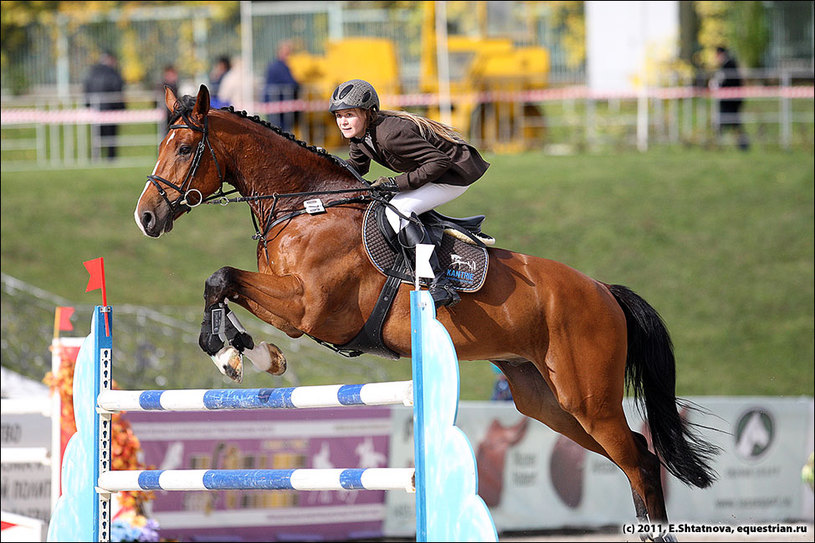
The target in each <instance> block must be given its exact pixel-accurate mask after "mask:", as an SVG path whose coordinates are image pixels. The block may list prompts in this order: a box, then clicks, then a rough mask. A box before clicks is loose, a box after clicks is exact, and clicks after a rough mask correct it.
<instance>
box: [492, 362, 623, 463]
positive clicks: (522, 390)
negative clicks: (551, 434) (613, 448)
mask: <svg viewBox="0 0 815 543" xmlns="http://www.w3.org/2000/svg"><path fill="white" fill-rule="evenodd" d="M492 363H493V364H495V365H496V366H498V368H499V369H500V370H501V372H502V373H503V374H504V375H505V376H506V378H507V382H508V383H509V388H510V391H511V392H512V399H513V401H514V402H515V407H517V408H518V411H520V412H521V413H522V414H524V415H526V416H527V417H531V418H533V419H536V420H538V421H540V422H542V423H544V424H545V425H546V426H548V427H549V428H551V429H552V430H554V431H555V432H558V433H560V434H563V435H564V436H566V437H568V438H569V439H571V440H572V441H574V442H575V443H577V444H578V445H580V446H582V447H584V448H585V449H588V450H590V451H593V452H596V453H597V454H602V455H603V456H605V457H608V454H607V453H606V451H605V450H604V449H603V447H602V446H601V445H600V444H599V443H597V441H595V439H594V438H593V437H592V436H591V435H589V434H588V433H587V432H586V430H585V429H584V428H583V426H581V424H580V422H579V421H578V420H577V419H576V418H574V416H572V415H571V414H570V413H568V412H566V411H565V410H564V409H563V408H562V407H561V406H560V404H558V402H557V399H556V398H555V395H554V394H553V393H552V389H551V388H550V387H549V383H547V382H546V380H545V379H544V378H543V376H542V375H541V373H540V371H538V368H537V367H536V366H535V365H534V364H533V363H532V362H529V361H525V360H524V361H507V360H492Z"/></svg>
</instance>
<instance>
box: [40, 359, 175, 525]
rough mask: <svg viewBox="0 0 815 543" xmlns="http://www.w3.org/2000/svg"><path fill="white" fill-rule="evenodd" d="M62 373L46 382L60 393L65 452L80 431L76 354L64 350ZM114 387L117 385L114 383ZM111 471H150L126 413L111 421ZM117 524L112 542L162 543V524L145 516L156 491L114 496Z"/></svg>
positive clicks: (56, 392) (47, 379)
mask: <svg viewBox="0 0 815 543" xmlns="http://www.w3.org/2000/svg"><path fill="white" fill-rule="evenodd" d="M58 354H59V357H60V365H59V370H58V371H57V374H56V375H53V373H52V372H48V374H47V375H46V376H45V379H43V381H44V382H45V384H47V385H48V386H49V387H50V388H51V394H59V398H60V404H61V406H62V408H61V413H60V428H61V434H62V435H61V437H60V442H61V443H60V452H62V451H64V450H65V446H66V445H67V443H68V440H69V439H70V437H71V436H72V435H73V434H74V433H75V432H76V420H75V418H74V366H75V364H76V354H77V353H76V351H75V350H68V349H61V350H60V352H59V353H58ZM114 388H116V384H115V381H114ZM111 423H112V428H113V432H112V439H111V459H112V460H111V468H112V469H114V470H139V469H148V467H147V466H145V465H144V464H143V463H141V462H139V460H138V454H139V451H141V444H140V443H139V439H138V438H137V437H136V435H135V434H134V433H133V429H132V428H131V426H130V423H129V422H128V421H127V420H126V419H125V418H124V417H123V416H122V413H114V414H113V416H112V419H111ZM113 498H114V500H113V508H114V511H115V512H114V515H113V523H112V525H111V541H159V537H158V528H159V527H158V523H157V522H156V521H155V520H154V519H148V518H147V517H146V515H145V514H144V505H145V504H146V503H147V502H148V501H149V500H152V499H153V493H152V492H119V493H117V494H115V495H114V496H113Z"/></svg>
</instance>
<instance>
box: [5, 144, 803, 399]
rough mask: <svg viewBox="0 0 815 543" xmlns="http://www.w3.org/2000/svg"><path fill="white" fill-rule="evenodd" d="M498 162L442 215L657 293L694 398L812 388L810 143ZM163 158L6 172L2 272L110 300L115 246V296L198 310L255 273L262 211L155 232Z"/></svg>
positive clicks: (471, 385) (209, 216)
mask: <svg viewBox="0 0 815 543" xmlns="http://www.w3.org/2000/svg"><path fill="white" fill-rule="evenodd" d="M487 159H488V160H489V161H490V162H491V163H492V167H491V168H490V170H489V171H488V172H487V175H486V176H485V177H484V179H482V180H481V181H479V182H478V183H477V184H476V185H474V186H473V187H472V188H471V189H470V190H469V191H468V192H467V193H466V194H465V195H464V196H462V197H461V198H459V199H458V200H456V201H454V202H451V203H450V204H447V205H446V206H444V207H443V208H442V209H441V211H443V212H447V213H449V214H453V215H462V216H463V215H473V214H477V213H484V214H486V215H487V221H486V222H485V225H484V229H485V231H487V232H488V233H490V234H491V235H493V236H495V237H496V238H497V239H498V245H499V246H501V247H504V248H507V249H511V250H514V251H519V252H523V253H527V254H533V255H538V256H543V257H547V258H551V259H554V260H558V261H561V262H564V263H566V264H568V265H570V266H572V267H575V268H577V269H579V270H581V271H583V272H585V273H587V274H589V275H591V276H593V277H595V278H597V279H599V280H602V281H605V282H610V283H619V284H624V285H627V286H628V287H630V288H632V289H633V290H635V291H636V292H638V293H639V294H640V295H642V296H643V297H644V298H645V299H646V300H648V301H649V302H650V303H651V304H652V305H653V306H654V307H655V308H657V310H658V311H659V312H660V313H661V315H662V317H663V319H664V320H665V322H666V324H667V326H668V329H669V330H670V332H671V334H672V337H673V340H674V345H675V348H676V355H677V392H678V393H679V394H680V395H683V396H688V395H786V396H797V395H810V396H811V395H812V394H813V355H814V353H813V339H812V338H813V155H812V153H811V152H806V151H798V152H781V151H778V152H774V151H760V152H759V151H753V152H749V153H739V152H737V151H729V150H722V151H717V152H711V151H704V150H680V149H667V150H659V151H652V152H648V153H644V154H640V153H636V152H623V153H618V154H609V155H576V156H562V157H555V156H546V155H543V154H539V153H526V154H519V155H503V156H488V157H487ZM151 168H152V164H146V165H145V166H144V167H143V168H126V169H108V170H103V169H94V170H72V171H47V172H19V173H3V174H2V212H3V213H2V216H0V220H2V271H3V272H4V273H7V274H9V275H12V276H14V277H17V278H20V279H23V280H24V281H27V282H29V283H32V284H34V285H35V286H37V287H39V288H42V289H45V290H48V291H50V292H53V293H55V294H58V295H60V296H63V297H65V298H67V299H69V300H75V301H77V303H99V301H100V300H99V299H98V298H99V295H98V294H85V293H84V287H85V284H86V282H87V272H86V271H85V269H84V267H83V266H82V262H83V261H84V260H89V259H92V258H96V257H98V256H104V258H105V271H106V276H107V285H108V287H107V288H108V301H109V303H111V304H114V305H115V304H137V305H144V306H150V307H153V308H156V309H161V308H162V307H166V306H181V307H184V308H187V307H191V308H198V310H199V312H200V306H201V295H202V291H203V282H204V280H205V279H206V278H207V277H208V276H209V274H211V273H212V272H213V271H215V270H216V269H218V268H219V267H221V266H224V265H231V266H235V267H240V268H245V269H255V266H256V264H255V261H254V251H255V242H254V241H253V240H252V239H251V235H252V233H253V229H252V225H251V221H250V218H249V211H248V209H247V208H246V207H245V206H242V205H232V206H229V207H226V208H221V207H215V206H212V207H210V206H204V207H202V208H199V209H196V210H195V211H194V212H193V213H191V214H188V215H186V216H184V217H183V218H182V219H180V220H179V221H178V222H177V223H176V227H175V229H174V230H173V232H172V233H170V234H169V235H165V236H163V237H162V238H161V239H159V240H151V239H148V238H146V237H144V236H143V235H142V234H141V232H140V231H139V230H138V228H137V227H136V225H135V223H134V220H133V209H134V207H135V203H136V200H137V198H138V196H139V194H140V193H141V190H142V188H143V186H144V182H145V176H146V174H148V173H149V172H150V169H151ZM382 171H383V170H379V169H377V170H375V171H374V172H372V174H371V175H370V176H369V177H371V178H374V177H375V176H376V175H378V174H379V173H381V172H382ZM91 297H92V298H93V299H92V300H91V299H90V298H91ZM191 324H193V325H196V324H197V323H195V322H192V323H191ZM6 340H7V338H4V341H6ZM300 341H303V342H310V340H308V339H301V340H300ZM346 363H347V364H349V365H351V364H354V362H353V361H350V362H346ZM382 364H383V365H386V364H391V365H392V364H393V363H392V362H389V361H384V360H383V361H382ZM461 367H462V397H463V398H464V399H486V398H488V397H489V392H490V389H491V385H492V379H493V375H492V372H491V370H490V368H489V365H488V364H482V363H473V364H469V363H465V364H462V366H461ZM399 371H401V370H399ZM304 384H305V383H304Z"/></svg>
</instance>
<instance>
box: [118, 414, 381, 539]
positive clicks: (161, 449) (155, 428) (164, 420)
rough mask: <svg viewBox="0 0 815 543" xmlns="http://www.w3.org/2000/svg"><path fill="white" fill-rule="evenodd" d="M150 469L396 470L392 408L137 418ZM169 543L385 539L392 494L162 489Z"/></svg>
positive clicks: (160, 509) (153, 513)
mask: <svg viewBox="0 0 815 543" xmlns="http://www.w3.org/2000/svg"><path fill="white" fill-rule="evenodd" d="M126 418H127V420H128V421H129V422H130V423H131V425H132V427H133V431H134V433H135V434H136V436H137V437H138V438H139V440H140V442H141V446H142V450H143V452H144V462H145V463H146V464H148V468H149V469H295V468H379V467H388V456H389V441H390V430H391V422H390V409H389V408H388V407H358V408H353V409H347V408H338V409H337V408H335V409H280V410H273V411H270V410H244V411H210V412H203V413H201V412H175V413H149V412H139V413H137V412H129V413H127V414H126ZM154 494H155V499H153V500H152V501H150V502H148V504H149V507H150V509H151V510H150V511H148V516H150V517H152V518H155V519H156V520H157V521H158V522H159V525H160V534H161V537H162V538H169V539H174V538H182V537H183V538H184V539H185V540H187V541H189V540H196V541H206V540H210V541H277V540H301V541H305V540H308V541H320V540H336V539H360V538H368V537H380V536H382V525H383V519H384V517H385V504H384V498H385V497H384V494H385V492H384V491H309V492H297V491H271V490H269V491H264V490H227V491H199V492H167V491H155V493H154Z"/></svg>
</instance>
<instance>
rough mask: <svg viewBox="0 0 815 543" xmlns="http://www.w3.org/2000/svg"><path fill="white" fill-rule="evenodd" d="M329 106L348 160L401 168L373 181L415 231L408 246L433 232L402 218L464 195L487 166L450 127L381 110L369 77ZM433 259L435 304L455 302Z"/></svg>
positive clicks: (349, 85) (362, 167) (393, 221)
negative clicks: (389, 195) (345, 143)
mask: <svg viewBox="0 0 815 543" xmlns="http://www.w3.org/2000/svg"><path fill="white" fill-rule="evenodd" d="M328 109H329V111H330V112H332V113H334V116H335V118H336V121H337V126H338V127H339V129H340V132H341V133H342V135H343V136H344V137H345V138H347V139H349V140H350V141H351V145H350V153H349V160H348V162H349V163H350V165H351V166H353V168H354V169H355V170H356V171H357V172H359V174H360V175H364V174H366V173H368V170H369V168H370V165H371V159H373V160H375V161H376V162H377V163H379V164H381V165H382V166H384V167H386V168H389V169H391V170H393V171H395V172H401V173H400V174H399V175H397V176H396V177H388V176H382V177H379V178H378V179H377V180H376V181H374V183H373V184H372V186H373V187H378V188H379V189H381V190H386V191H387V190H389V191H391V192H395V193H396V194H395V195H394V196H393V198H392V199H391V201H390V203H391V205H392V206H393V207H394V208H396V210H398V212H399V214H401V215H402V217H400V215H399V214H397V213H396V212H395V211H394V210H393V209H391V208H387V209H386V212H385V213H386V216H387V219H388V222H389V224H390V225H391V228H393V231H394V233H397V234H399V233H401V231H402V230H403V229H406V230H409V229H413V233H412V235H409V236H399V239H400V240H404V238H405V237H407V238H408V239H407V242H408V245H409V246H415V244H416V243H418V242H421V241H422V239H423V238H424V239H425V240H428V241H429V237H428V236H427V234H426V232H425V231H424V227H421V226H420V224H421V223H420V222H419V221H408V220H406V219H405V218H403V217H411V216H412V215H413V214H414V213H415V214H416V215H421V214H422V213H424V212H426V211H430V210H431V209H433V208H435V207H436V206H439V205H441V204H444V203H446V202H449V201H451V200H453V199H455V198H457V197H459V196H461V195H462V194H463V193H464V191H466V190H467V189H468V188H469V186H470V185H471V184H473V183H474V182H475V181H476V180H478V179H479V178H480V177H481V176H482V175H484V172H486V171H487V168H488V167H489V163H488V162H486V161H485V160H484V159H483V158H481V155H480V154H478V151H477V150H476V149H475V148H474V147H472V146H471V145H469V144H468V143H467V142H465V141H464V140H463V139H462V137H461V136H460V135H459V134H458V133H456V132H455V130H453V129H452V128H450V127H449V126H446V125H444V124H441V123H439V122H436V121H433V120H431V119H426V118H424V117H420V116H418V115H413V114H411V113H408V112H406V111H380V110H379V96H378V95H377V94H376V90H375V89H374V88H373V86H372V85H371V84H370V83H368V82H367V81H363V80H361V79H353V80H351V81H346V82H345V83H342V84H341V85H339V86H338V87H337V88H336V89H335V90H334V92H333V93H332V95H331V100H330V105H329V108H328ZM409 225H412V226H410V228H406V227H408V226H409ZM417 231H418V232H417ZM405 233H407V232H405ZM430 264H431V266H432V267H433V272H434V274H435V275H436V278H435V279H434V280H433V282H432V283H431V285H430V294H431V296H432V297H433V300H434V302H435V304H436V307H439V306H442V305H444V306H452V305H455V304H456V303H458V301H459V299H460V298H459V295H458V293H457V292H456V291H455V289H454V288H453V286H452V283H451V281H450V279H449V278H447V276H446V275H445V274H444V270H441V269H439V265H438V258H436V257H435V252H434V254H433V256H432V257H431V259H430Z"/></svg>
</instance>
